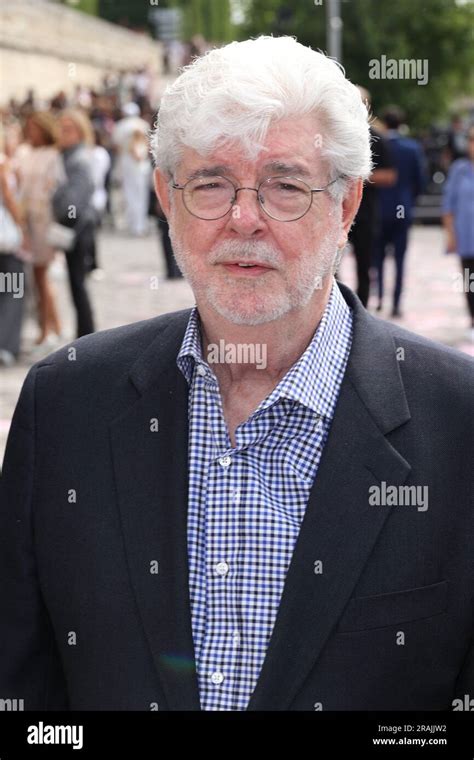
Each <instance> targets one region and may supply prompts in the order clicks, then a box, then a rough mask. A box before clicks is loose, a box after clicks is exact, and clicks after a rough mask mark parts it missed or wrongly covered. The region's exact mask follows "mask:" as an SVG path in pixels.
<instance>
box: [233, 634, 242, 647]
mask: <svg viewBox="0 0 474 760" xmlns="http://www.w3.org/2000/svg"><path fill="white" fill-rule="evenodd" d="M232 644H233V645H234V647H238V646H239V644H240V634H239V633H238V632H237V631H236V632H235V633H233V634H232Z"/></svg>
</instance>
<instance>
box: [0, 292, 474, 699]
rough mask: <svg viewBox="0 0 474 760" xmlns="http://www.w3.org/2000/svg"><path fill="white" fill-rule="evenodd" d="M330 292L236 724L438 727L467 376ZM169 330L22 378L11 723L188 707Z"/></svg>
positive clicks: (468, 565) (179, 393)
mask: <svg viewBox="0 0 474 760" xmlns="http://www.w3.org/2000/svg"><path fill="white" fill-rule="evenodd" d="M340 287H341V290H342V292H343V295H344V298H345V299H346V301H347V302H348V303H349V304H350V306H351V307H352V308H353V309H354V339H353V345H352V349H351V353H350V357H349V363H348V366H347V370H346V373H345V376H344V380H343V383H342V386H341V392H340V396H339V400H338V403H337V408H336V412H335V416H334V419H333V421H332V425H331V430H330V434H329V438H328V440H327V443H326V446H325V449H324V452H323V456H322V460H321V464H320V468H319V471H318V474H317V477H316V480H315V483H314V485H313V488H312V491H311V495H310V499H309V502H308V506H307V510H306V514H305V517H304V520H303V523H302V526H301V530H300V533H299V537H298V540H297V543H296V547H295V551H294V555H293V558H292V562H291V565H290V567H289V571H288V575H287V578H286V583H285V586H284V590H283V595H282V598H281V604H280V608H279V611H278V616H277V619H276V623H275V627H274V630H273V633H272V637H271V640H270V643H269V647H268V651H267V655H266V658H265V661H264V664H263V667H262V670H261V673H260V677H259V679H258V683H257V685H256V688H255V691H254V692H253V694H252V697H251V699H250V702H249V705H248V710H308V711H312V710H315V709H316V710H320V709H323V710H443V709H448V710H449V709H452V701H453V700H454V699H455V698H460V699H464V695H466V694H470V695H471V696H474V647H473V612H474V606H473V599H474V550H473V547H474V510H473V486H472V472H473V467H472V432H473V420H474V404H473V402H474V393H473V392H472V391H473V388H474V370H473V367H474V362H473V361H472V360H471V359H470V358H468V357H467V356H464V355H462V354H461V353H459V352H457V351H455V350H453V349H450V348H446V347H443V346H441V345H438V344H436V343H433V342H431V341H429V340H426V339H424V338H422V337H419V336H417V335H414V334H412V333H410V332H407V331H405V330H403V329H401V328H400V327H398V326H397V325H394V324H390V323H387V322H384V321H381V320H379V319H377V318H375V317H373V316H371V315H370V314H369V313H368V312H367V311H366V310H365V309H364V308H363V307H362V305H361V303H360V301H359V300H358V299H357V298H356V296H355V295H354V294H353V293H352V292H351V291H350V290H349V289H348V288H346V287H345V286H342V285H341V286H340ZM188 316H189V310H186V311H181V312H177V313H174V314H167V315H164V316H159V317H156V318H153V319H149V320H146V321H142V322H138V323H134V324H130V325H125V326H123V327H118V328H114V329H111V330H104V331H103V332H99V333H96V334H94V335H88V336H85V337H83V338H80V339H79V340H77V341H75V342H74V343H72V344H70V345H69V346H67V347H65V348H62V349H60V350H58V351H56V352H55V353H53V354H51V355H50V356H48V357H47V358H46V359H44V360H42V361H40V362H38V363H37V364H35V365H34V366H33V367H32V368H31V370H30V371H29V373H28V376H27V378H26V380H25V383H24V386H23V389H22V392H21V396H20V399H19V402H18V405H17V408H16V411H15V415H14V419H13V423H12V427H11V431H10V434H9V438H8V443H7V450H6V456H5V462H4V470H3V477H2V479H1V481H0V482H1V497H2V501H1V509H0V541H1V546H0V577H1V578H2V582H1V591H0V606H1V610H2V615H1V616H0V641H1V649H0V657H1V663H0V694H1V695H2V697H3V698H11V699H14V698H17V699H24V706H25V709H26V710H33V709H39V710H54V709H59V710H67V709H71V710H153V709H157V708H158V709H160V710H199V709H200V703H199V693H198V683H197V677H196V668H195V660H194V648H193V639H192V628H191V616H190V601H189V593H188V562H187V536H186V533H187V531H186V517H187V481H188V477H187V434H188V410H187V398H188V387H187V383H186V381H185V379H184V378H183V376H182V374H181V373H180V371H179V370H178V368H177V366H176V356H177V353H178V350H179V347H180V344H181V340H182V338H183V334H184V331H185V328H186V324H187V320H188ZM72 349H74V351H73V350H72ZM155 418H157V419H158V423H159V424H158V430H157V431H156V430H155V429H154V428H156V426H154V425H153V424H151V421H152V420H153V419H155ZM383 484H385V486H383ZM374 485H379V486H380V487H381V488H382V487H384V488H386V489H387V488H388V487H397V488H398V487H399V486H403V485H416V486H419V487H425V486H426V487H427V488H428V491H427V493H428V495H429V501H428V502H427V507H428V508H427V509H424V510H422V509H419V508H417V507H416V506H413V505H411V506H410V505H405V506H402V505H400V504H399V505H392V506H384V505H374V504H372V503H370V493H371V489H373V487H374ZM318 560H320V561H321V562H322V570H323V571H322V572H321V573H315V572H314V567H315V562H316V561H318ZM156 561H158V563H159V565H158V567H159V571H158V573H156V572H151V571H150V570H151V566H152V565H151V563H154V562H156Z"/></svg>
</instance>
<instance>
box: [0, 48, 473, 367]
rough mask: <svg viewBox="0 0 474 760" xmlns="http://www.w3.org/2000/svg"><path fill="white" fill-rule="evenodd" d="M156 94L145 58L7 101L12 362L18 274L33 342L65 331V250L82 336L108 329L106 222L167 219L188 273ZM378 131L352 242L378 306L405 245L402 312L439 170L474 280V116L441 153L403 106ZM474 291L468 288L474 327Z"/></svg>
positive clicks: (363, 292)
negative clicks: (61, 279) (158, 179)
mask: <svg viewBox="0 0 474 760" xmlns="http://www.w3.org/2000/svg"><path fill="white" fill-rule="evenodd" d="M196 49H197V50H198V52H202V51H201V50H199V48H196ZM170 54H171V53H170ZM191 54H195V52H193V51H192V50H191V49H189V50H181V58H180V64H181V65H182V64H183V63H187V62H188V60H187V58H186V55H188V56H190V55H191ZM174 55H175V56H177V55H178V52H177V51H175V52H174ZM167 65H168V66H169V65H170V64H169V62H168V64H167ZM173 65H174V64H173ZM155 96H156V90H155V83H154V81H153V77H152V76H151V75H150V73H149V72H148V71H147V70H146V69H145V68H143V69H137V70H136V71H133V72H121V73H119V74H112V73H111V74H108V75H107V76H105V77H104V80H103V83H102V87H101V88H100V91H94V90H92V89H90V88H87V87H82V86H78V87H77V88H76V90H75V92H74V94H73V95H72V96H67V95H66V93H64V92H59V93H57V94H56V95H55V96H54V97H53V98H51V100H50V101H49V102H39V101H38V100H37V98H36V97H35V94H34V93H33V92H30V93H29V94H28V97H27V98H26V99H25V100H24V101H23V102H17V101H15V100H12V101H10V103H9V105H8V107H7V108H5V109H3V112H2V129H1V132H0V213H1V233H0V276H1V277H2V283H3V287H2V289H1V291H0V366H1V365H2V364H3V365H4V366H5V365H7V366H8V365H10V364H12V363H13V362H14V361H15V360H16V358H17V357H18V354H19V350H20V338H21V325H22V317H23V312H24V301H25V299H24V298H22V297H14V294H12V290H13V283H14V281H15V280H14V278H16V281H18V278H19V277H21V276H23V277H25V276H27V277H28V278H29V279H30V283H31V287H32V289H33V291H34V294H35V302H36V314H37V322H38V332H37V338H36V347H35V349H33V351H36V350H37V351H38V355H40V354H41V352H42V353H43V354H44V353H45V349H46V352H49V351H50V350H52V349H53V348H54V347H55V345H56V344H59V343H60V342H61V341H62V338H63V336H62V328H61V315H60V314H59V313H58V309H57V306H56V301H55V296H54V292H53V290H52V288H51V284H50V280H49V277H48V269H49V267H50V266H51V264H52V262H53V260H54V258H55V256H56V255H57V254H58V252H61V251H62V252H63V254H64V257H65V261H66V265H67V273H68V281H69V289H70V295H71V299H72V303H73V305H74V309H75V314H76V335H77V337H80V336H82V335H86V334H88V333H91V332H93V331H94V330H95V329H96V324H95V320H94V310H93V305H92V304H91V299H90V295H89V292H88V278H89V277H90V276H92V277H100V276H101V274H102V271H101V266H100V252H98V250H97V244H96V239H97V230H98V229H99V228H100V226H101V225H103V224H104V221H105V223H106V224H110V225H112V226H113V227H114V228H115V229H117V230H119V231H121V232H122V233H123V234H127V235H130V236H143V235H147V234H149V233H150V230H151V225H153V227H154V226H156V228H157V230H158V233H159V236H160V239H161V242H162V250H163V252H164V257H165V265H166V272H167V277H168V278H176V277H180V276H181V273H180V272H179V269H178V268H177V265H176V263H175V260H174V256H173V251H172V248H171V243H170V239H169V235H168V225H167V222H166V220H165V219H164V216H163V213H162V211H161V209H160V208H159V207H158V204H157V201H156V197H155V194H154V192H153V184H152V173H153V167H152V163H151V156H150V152H149V142H148V140H149V132H150V128H151V127H152V126H153V122H154V120H155V118H156V110H157V101H156V97H155ZM361 97H362V98H363V99H364V100H366V101H367V103H368V104H369V94H368V93H367V92H366V91H363V90H361ZM369 105H370V104H369ZM371 129H372V147H373V156H374V170H373V174H372V176H371V178H370V181H369V182H368V183H367V185H366V188H365V191H364V196H363V201H362V205H361V207H360V210H359V213H358V216H357V219H356V222H355V225H354V226H353V228H352V230H351V234H350V243H351V246H352V250H353V254H354V256H355V259H356V262H357V276H358V290H357V292H358V295H359V297H360V299H361V300H362V302H363V303H364V305H367V304H368V301H369V297H370V295H371V293H373V294H374V295H375V297H376V301H377V304H376V308H377V309H381V308H382V303H383V299H384V297H385V289H384V262H385V259H386V256H387V254H389V255H393V257H394V261H395V267H396V276H395V284H394V289H393V292H392V293H391V294H390V298H391V302H392V316H393V317H394V318H397V317H399V316H400V315H401V298H402V293H403V286H404V261H405V254H406V249H407V245H408V237H409V232H410V226H411V224H412V222H413V211H414V207H415V204H416V200H417V198H418V197H419V196H420V195H421V194H422V193H424V192H426V191H427V189H429V187H430V186H431V185H432V184H433V182H434V183H435V184H436V182H437V179H436V175H437V174H438V175H441V176H442V179H443V194H442V205H441V208H440V219H439V220H438V221H442V223H443V225H444V228H445V235H446V252H447V253H448V252H449V253H453V254H454V253H456V254H457V255H458V256H459V258H460V263H461V267H462V269H463V271H464V273H465V274H466V273H467V274H466V282H468V283H471V280H474V222H473V220H474V214H473V213H472V211H473V206H472V199H474V126H472V125H469V124H468V123H466V122H464V121H463V120H462V119H459V118H454V119H453V122H452V124H451V127H450V129H449V131H448V132H447V133H446V139H445V141H444V143H443V145H442V150H441V151H438V152H437V153H436V157H435V159H433V155H432V154H430V149H429V139H428V137H425V139H424V141H423V142H422V141H417V140H415V139H413V138H411V137H410V136H409V134H408V131H409V130H408V128H407V125H406V119H405V117H404V114H403V113H402V112H401V111H400V110H399V109H398V108H396V107H392V108H389V109H386V111H385V112H384V113H383V114H381V115H380V118H379V119H373V125H372V128H371ZM433 162H434V163H433ZM444 180H445V181H444ZM152 220H153V221H152ZM8 283H10V288H7V287H6V285H7V284H8ZM8 290H9V291H10V292H8ZM472 291H474V283H473V287H472ZM472 291H471V290H470V287H467V288H464V292H465V294H466V304H467V308H468V310H469V319H470V328H469V329H470V330H471V334H474V332H473V331H474V303H473V297H474V292H472ZM33 358H34V357H33Z"/></svg>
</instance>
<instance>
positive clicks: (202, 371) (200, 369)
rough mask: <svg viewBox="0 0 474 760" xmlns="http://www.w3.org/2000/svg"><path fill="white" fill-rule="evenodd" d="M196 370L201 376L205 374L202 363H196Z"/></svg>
mask: <svg viewBox="0 0 474 760" xmlns="http://www.w3.org/2000/svg"><path fill="white" fill-rule="evenodd" d="M196 371H197V373H198V375H201V377H204V376H205V375H207V372H206V368H205V367H203V366H202V364H198V368H197V370H196Z"/></svg>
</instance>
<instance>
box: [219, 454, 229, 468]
mask: <svg viewBox="0 0 474 760" xmlns="http://www.w3.org/2000/svg"><path fill="white" fill-rule="evenodd" d="M231 462H232V459H231V458H230V456H229V455H227V456H225V457H219V464H220V465H221V467H229V465H230V463H231Z"/></svg>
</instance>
